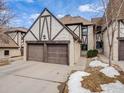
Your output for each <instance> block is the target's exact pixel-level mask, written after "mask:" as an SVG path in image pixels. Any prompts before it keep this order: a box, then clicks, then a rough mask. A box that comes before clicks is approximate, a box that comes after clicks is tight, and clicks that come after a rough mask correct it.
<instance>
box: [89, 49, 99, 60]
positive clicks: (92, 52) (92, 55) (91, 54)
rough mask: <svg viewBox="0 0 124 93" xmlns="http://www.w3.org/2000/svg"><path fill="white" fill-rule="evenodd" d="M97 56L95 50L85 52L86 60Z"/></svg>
mask: <svg viewBox="0 0 124 93" xmlns="http://www.w3.org/2000/svg"><path fill="white" fill-rule="evenodd" d="M97 54H98V50H96V49H94V50H88V51H87V57H88V58H92V57H96V56H97Z"/></svg>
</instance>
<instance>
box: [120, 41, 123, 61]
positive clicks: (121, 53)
mask: <svg viewBox="0 0 124 93" xmlns="http://www.w3.org/2000/svg"><path fill="white" fill-rule="evenodd" d="M119 60H124V41H120V45H119Z"/></svg>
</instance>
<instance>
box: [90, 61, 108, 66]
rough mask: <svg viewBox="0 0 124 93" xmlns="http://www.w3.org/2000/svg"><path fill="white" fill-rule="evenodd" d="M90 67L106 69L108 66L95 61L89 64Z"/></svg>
mask: <svg viewBox="0 0 124 93" xmlns="http://www.w3.org/2000/svg"><path fill="white" fill-rule="evenodd" d="M89 66H90V67H99V66H100V67H107V66H109V65H108V64H105V63H103V62H101V61H98V60H95V61H91V62H90V64H89Z"/></svg>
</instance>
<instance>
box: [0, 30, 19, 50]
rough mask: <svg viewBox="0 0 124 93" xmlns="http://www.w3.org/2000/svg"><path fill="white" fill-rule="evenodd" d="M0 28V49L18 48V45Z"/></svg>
mask: <svg viewBox="0 0 124 93" xmlns="http://www.w3.org/2000/svg"><path fill="white" fill-rule="evenodd" d="M4 31H5V29H3V28H0V48H18V45H17V44H16V43H15V42H14V41H13V40H12V39H11V38H10V37H9V36H8V35H6V34H5V33H4Z"/></svg>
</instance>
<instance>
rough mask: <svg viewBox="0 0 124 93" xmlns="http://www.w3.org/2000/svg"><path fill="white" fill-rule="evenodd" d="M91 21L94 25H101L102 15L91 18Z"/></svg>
mask: <svg viewBox="0 0 124 93" xmlns="http://www.w3.org/2000/svg"><path fill="white" fill-rule="evenodd" d="M91 22H92V23H93V24H95V25H102V17H97V18H92V19H91Z"/></svg>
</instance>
